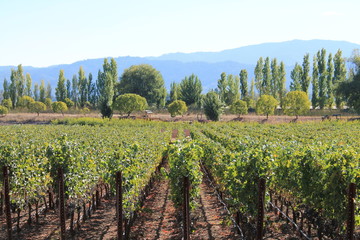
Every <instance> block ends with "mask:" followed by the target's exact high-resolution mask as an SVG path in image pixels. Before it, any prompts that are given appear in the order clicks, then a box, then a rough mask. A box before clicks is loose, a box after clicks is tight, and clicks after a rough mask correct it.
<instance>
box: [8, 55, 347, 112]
mask: <svg viewBox="0 0 360 240" xmlns="http://www.w3.org/2000/svg"><path fill="white" fill-rule="evenodd" d="M346 72H347V71H346V66H345V59H344V58H343V57H342V51H341V50H340V49H339V50H338V51H337V52H336V54H335V56H334V78H333V86H334V89H337V88H338V86H339V85H340V84H341V83H342V82H345V80H346ZM334 94H335V105H336V108H337V109H341V107H342V105H343V100H342V98H341V96H340V95H338V94H337V91H334ZM4 98H5V97H4Z"/></svg>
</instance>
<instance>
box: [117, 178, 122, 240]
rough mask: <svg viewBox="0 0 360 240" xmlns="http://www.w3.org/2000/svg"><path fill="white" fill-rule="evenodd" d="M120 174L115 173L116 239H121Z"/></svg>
mask: <svg viewBox="0 0 360 240" xmlns="http://www.w3.org/2000/svg"><path fill="white" fill-rule="evenodd" d="M122 194H123V192H122V173H121V172H116V220H117V221H116V222H117V239H118V240H122V239H123V224H122V219H123V204H122V197H123V196H122Z"/></svg>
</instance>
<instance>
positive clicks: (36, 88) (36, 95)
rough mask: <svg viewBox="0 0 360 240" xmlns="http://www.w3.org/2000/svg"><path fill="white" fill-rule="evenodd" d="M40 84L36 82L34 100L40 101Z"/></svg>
mask: <svg viewBox="0 0 360 240" xmlns="http://www.w3.org/2000/svg"><path fill="white" fill-rule="evenodd" d="M39 99H40V97H39V85H38V84H37V83H35V84H34V100H35V101H39Z"/></svg>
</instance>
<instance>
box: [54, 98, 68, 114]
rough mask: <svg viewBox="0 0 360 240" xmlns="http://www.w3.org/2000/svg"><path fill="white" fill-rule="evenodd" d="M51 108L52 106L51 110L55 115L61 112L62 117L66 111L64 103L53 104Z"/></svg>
mask: <svg viewBox="0 0 360 240" xmlns="http://www.w3.org/2000/svg"><path fill="white" fill-rule="evenodd" d="M51 106H52V110H53V111H54V112H55V113H58V112H61V114H62V115H64V112H66V111H67V110H68V107H67V106H66V103H64V102H60V101H57V102H53V103H52V105H51Z"/></svg>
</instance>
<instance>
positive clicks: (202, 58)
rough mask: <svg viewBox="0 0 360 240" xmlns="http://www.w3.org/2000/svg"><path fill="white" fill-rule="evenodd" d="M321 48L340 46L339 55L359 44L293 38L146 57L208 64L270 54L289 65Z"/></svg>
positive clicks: (250, 59) (333, 49)
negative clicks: (216, 49) (216, 50)
mask: <svg viewBox="0 0 360 240" xmlns="http://www.w3.org/2000/svg"><path fill="white" fill-rule="evenodd" d="M322 48H325V49H326V50H327V51H328V52H331V53H333V54H334V53H336V52H337V50H338V49H341V50H342V51H343V56H346V57H349V56H350V55H351V53H352V51H353V50H354V49H356V48H360V45H358V44H355V43H350V42H345V41H331V40H307V41H305V40H293V41H287V42H279V43H263V44H258V45H251V46H245V47H240V48H235V49H229V50H224V51H221V52H195V53H169V54H164V55H162V56H160V57H156V58H150V59H157V60H177V61H181V62H209V63H216V62H223V61H233V62H238V63H243V64H256V62H257V60H258V59H259V58H260V57H270V58H277V59H278V61H283V62H284V63H285V64H286V65H289V66H293V65H295V63H296V62H301V61H302V58H303V57H304V55H305V54H306V53H309V54H310V56H312V55H314V54H315V53H316V52H317V51H318V50H320V49H322Z"/></svg>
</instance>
